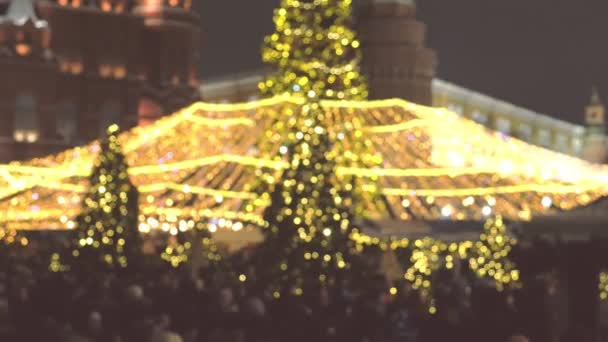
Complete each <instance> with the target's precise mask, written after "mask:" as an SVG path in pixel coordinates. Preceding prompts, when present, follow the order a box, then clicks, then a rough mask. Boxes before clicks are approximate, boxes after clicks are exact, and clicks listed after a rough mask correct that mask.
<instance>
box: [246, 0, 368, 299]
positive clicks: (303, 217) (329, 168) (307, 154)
mask: <svg viewBox="0 0 608 342" xmlns="http://www.w3.org/2000/svg"><path fill="white" fill-rule="evenodd" d="M350 5H351V1H350V0H315V1H295V0H284V1H283V2H282V6H281V7H280V8H279V9H277V10H276V12H275V24H276V33H274V34H272V35H271V36H269V37H267V38H266V44H265V47H264V49H263V58H264V61H266V62H268V63H270V64H272V65H274V66H275V67H276V69H277V72H276V74H275V75H273V76H271V77H269V78H268V79H267V80H266V81H265V82H263V83H261V84H260V88H261V90H262V91H263V92H264V93H266V94H271V95H281V94H284V93H290V94H292V95H296V96H303V97H305V98H306V100H307V101H306V102H305V104H304V105H302V106H301V107H299V108H298V110H299V111H292V110H291V109H286V110H285V111H284V112H283V113H282V116H277V118H276V120H275V125H274V126H273V127H272V128H271V131H269V132H267V133H268V134H270V135H277V134H278V135H280V136H282V137H283V142H284V145H283V146H282V147H281V150H280V152H281V158H282V159H283V160H285V161H287V162H288V163H289V165H290V166H289V168H288V169H287V170H285V171H284V173H283V175H282V177H281V178H280V180H279V181H276V182H274V181H273V180H274V179H273V177H271V176H267V177H266V179H269V180H270V181H269V184H270V186H269V187H267V188H266V194H265V196H268V197H269V198H270V199H271V203H272V204H271V205H270V207H269V208H268V209H267V210H266V212H265V220H266V221H267V222H268V227H267V229H266V230H265V235H266V236H265V241H264V243H263V244H262V246H260V248H259V250H258V253H257V257H258V264H259V267H258V270H257V272H258V274H257V275H256V276H257V277H258V279H259V280H261V281H262V282H264V283H269V284H271V285H272V286H273V288H274V291H275V296H280V294H281V292H282V291H295V292H296V293H302V292H303V291H304V290H305V289H307V288H313V287H316V286H319V285H322V284H324V283H326V282H329V281H331V280H332V279H336V278H338V277H349V276H351V275H353V274H354V272H348V271H349V270H352V269H356V270H357V273H359V275H360V274H361V273H365V271H364V270H365V266H366V265H367V260H365V259H364V258H363V257H362V256H361V255H360V253H359V252H358V251H357V248H356V247H357V246H356V245H355V242H354V241H353V240H352V239H351V238H350V237H351V235H352V234H353V233H356V232H357V230H358V229H357V227H356V226H355V219H356V218H357V217H358V216H360V215H362V214H363V212H364V208H363V206H361V205H360V203H363V201H362V200H361V198H362V197H363V196H369V194H370V193H371V194H372V196H373V193H374V189H375V186H374V184H373V179H372V182H368V184H367V187H366V190H365V191H363V190H362V188H363V187H362V186H361V185H360V184H358V182H357V180H356V179H355V178H354V177H350V176H343V175H339V174H338V172H337V166H355V167H357V166H358V167H369V166H370V164H377V163H379V162H380V158H378V157H377V156H375V155H373V154H372V153H370V152H369V150H370V149H369V147H370V143H369V141H368V140H365V139H364V138H363V134H362V125H363V123H362V122H360V121H359V120H357V119H356V118H353V120H352V122H350V123H347V124H344V125H342V126H340V127H336V126H331V127H329V126H328V124H327V122H328V120H326V113H325V111H324V109H323V108H322V105H321V103H322V102H321V101H322V100H337V99H339V100H359V99H365V98H366V96H367V88H366V85H365V81H364V79H363V78H362V77H360V75H359V65H358V63H359V59H360V55H359V52H358V49H357V48H358V47H359V43H358V41H357V40H356V39H355V34H354V33H353V31H352V30H351V29H350V28H349V27H348V24H349V22H350V20H351V7H350ZM347 151H348V153H347Z"/></svg>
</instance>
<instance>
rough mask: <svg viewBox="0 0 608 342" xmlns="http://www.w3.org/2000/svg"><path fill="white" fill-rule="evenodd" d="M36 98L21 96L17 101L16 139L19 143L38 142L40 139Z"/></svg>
mask: <svg viewBox="0 0 608 342" xmlns="http://www.w3.org/2000/svg"><path fill="white" fill-rule="evenodd" d="M37 106H38V105H37V103H36V98H35V97H34V96H32V95H30V94H21V95H19V96H17V98H16V99H15V126H14V131H13V132H14V135H13V136H14V138H15V140H16V141H19V142H28V143H33V142H36V141H37V140H38V138H39V122H38V108H37Z"/></svg>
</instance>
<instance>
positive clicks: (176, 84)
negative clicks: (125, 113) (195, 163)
mask: <svg viewBox="0 0 608 342" xmlns="http://www.w3.org/2000/svg"><path fill="white" fill-rule="evenodd" d="M191 7H192V0H139V1H138V4H137V6H136V7H135V9H134V10H133V13H134V14H135V15H136V16H138V17H141V18H143V19H144V26H143V27H144V29H143V34H142V36H141V41H142V45H141V48H140V49H141V53H142V57H144V58H143V59H142V63H141V65H140V68H139V72H140V75H141V77H142V78H143V79H144V80H145V81H146V84H145V86H144V87H143V89H142V90H143V92H142V101H141V102H140V107H139V114H140V120H139V123H140V124H146V123H147V122H150V121H153V120H155V119H157V118H158V117H159V116H160V115H163V114H165V113H167V112H170V111H172V110H174V109H177V108H180V107H184V106H186V105H188V104H190V103H192V102H193V101H194V100H196V99H198V96H199V93H198V89H197V87H198V68H199V65H198V63H199V59H200V49H199V42H200V18H199V16H198V14H196V13H195V12H193V11H191Z"/></svg>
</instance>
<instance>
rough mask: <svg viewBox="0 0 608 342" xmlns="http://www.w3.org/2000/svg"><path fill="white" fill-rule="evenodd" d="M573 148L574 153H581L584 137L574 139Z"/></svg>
mask: <svg viewBox="0 0 608 342" xmlns="http://www.w3.org/2000/svg"><path fill="white" fill-rule="evenodd" d="M572 150H574V153H576V154H580V153H581V152H582V151H583V139H581V138H574V139H572Z"/></svg>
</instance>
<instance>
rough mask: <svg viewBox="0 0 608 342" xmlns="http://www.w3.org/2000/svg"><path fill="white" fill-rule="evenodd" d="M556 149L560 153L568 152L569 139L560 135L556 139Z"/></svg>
mask: <svg viewBox="0 0 608 342" xmlns="http://www.w3.org/2000/svg"><path fill="white" fill-rule="evenodd" d="M555 148H556V149H557V150H558V151H560V152H566V151H568V137H567V136H565V135H563V134H558V135H557V136H556V137H555Z"/></svg>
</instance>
